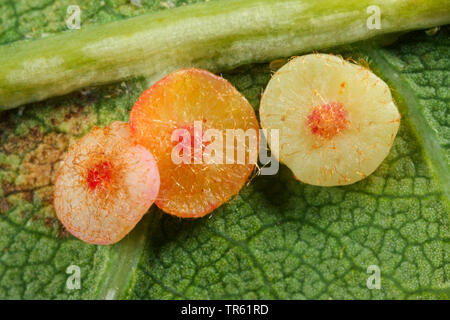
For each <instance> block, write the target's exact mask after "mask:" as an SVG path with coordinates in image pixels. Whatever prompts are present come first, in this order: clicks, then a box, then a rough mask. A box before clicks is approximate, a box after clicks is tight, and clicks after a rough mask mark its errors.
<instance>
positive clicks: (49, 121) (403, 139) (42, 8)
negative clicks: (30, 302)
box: [0, 0, 450, 299]
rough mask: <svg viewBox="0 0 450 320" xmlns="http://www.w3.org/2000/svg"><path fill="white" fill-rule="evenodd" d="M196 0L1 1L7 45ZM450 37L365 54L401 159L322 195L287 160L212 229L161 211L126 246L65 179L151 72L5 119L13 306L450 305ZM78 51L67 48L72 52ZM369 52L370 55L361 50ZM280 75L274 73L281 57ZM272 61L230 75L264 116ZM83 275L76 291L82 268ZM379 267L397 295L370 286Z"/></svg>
mask: <svg viewBox="0 0 450 320" xmlns="http://www.w3.org/2000/svg"><path fill="white" fill-rule="evenodd" d="M191 2H194V1H171V0H167V1H161V2H160V1H145V0H142V1H141V5H142V6H140V7H139V6H137V5H133V4H131V3H130V2H129V1H125V0H105V1H94V2H92V1H80V0H78V1H65V0H63V1H54V0H53V1H52V0H47V1H46V0H35V1H26V0H18V1H10V0H0V43H2V44H4V43H7V42H12V41H16V40H19V39H24V38H38V37H42V36H45V35H46V34H48V33H54V32H59V31H63V30H65V29H66V26H65V21H64V19H65V17H66V8H67V6H68V5H71V4H79V5H80V7H81V9H82V16H81V18H82V26H83V25H87V24H95V23H107V22H110V21H113V20H117V19H123V18H126V17H129V16H135V15H139V14H142V13H145V12H149V11H153V10H166V9H170V8H171V7H175V6H179V5H186V4H189V3H191ZM449 35H450V30H449V28H448V27H444V28H443V29H442V30H441V31H440V32H439V33H438V34H436V35H434V36H427V35H426V34H425V33H424V32H415V33H413V34H409V35H406V36H404V37H402V38H401V39H400V40H399V42H398V43H396V44H394V45H392V46H390V47H387V48H383V49H380V48H375V49H374V48H369V49H367V48H363V49H362V50H361V51H359V50H358V52H354V53H350V56H353V57H354V58H356V57H361V56H363V57H364V58H365V59H367V60H368V62H369V65H370V66H371V67H372V68H373V69H374V71H375V72H376V73H377V74H378V75H380V76H381V77H382V78H383V79H385V80H386V81H387V82H388V83H389V84H390V85H391V88H392V90H393V92H394V95H395V97H396V100H397V102H398V104H399V108H400V111H401V113H402V116H403V119H402V123H401V128H400V132H399V134H398V136H397V138H396V139H395V142H394V146H393V148H392V151H391V153H390V155H389V156H388V158H387V159H386V160H385V161H384V162H383V164H382V165H381V166H380V167H379V168H378V170H377V171H376V172H375V173H374V174H372V175H371V176H369V177H368V178H367V179H365V180H363V181H361V182H359V183H357V184H354V185H351V186H347V187H334V188H320V187H314V186H309V185H305V184H302V183H300V182H298V181H296V180H295V179H294V178H293V177H292V174H291V172H290V171H289V169H287V168H286V167H284V166H281V168H280V172H279V173H278V174H277V175H275V176H258V177H256V178H254V179H252V180H251V181H250V182H249V184H248V185H247V186H246V187H245V188H244V189H243V190H242V191H241V193H240V194H239V195H238V196H236V197H235V198H234V199H233V200H232V201H230V202H229V203H227V204H225V205H223V206H222V207H220V208H218V209H217V210H216V211H215V212H214V213H213V214H211V215H209V216H207V217H205V218H203V219H197V220H181V219H177V218H174V217H171V216H169V215H166V214H163V213H162V212H161V211H159V210H158V209H156V208H155V207H154V208H152V209H151V210H150V212H149V214H147V216H146V217H145V218H144V219H143V221H142V222H140V223H139V225H138V227H137V228H136V229H135V230H134V231H133V232H132V233H131V234H130V235H129V236H127V237H126V238H125V239H124V240H123V241H121V242H120V243H118V244H116V245H114V246H106V247H105V246H94V245H88V244H85V243H83V242H82V241H79V240H77V239H75V238H74V237H72V236H70V235H69V234H67V232H66V231H65V230H64V228H63V227H62V226H61V225H60V224H59V222H58V221H57V219H56V217H55V214H54V211H53V208H52V203H51V202H52V183H53V181H54V178H55V177H54V175H55V171H56V170H57V167H58V163H59V161H60V159H61V156H62V154H63V152H64V151H65V150H66V149H67V146H68V145H69V144H70V143H71V142H73V141H75V140H76V139H78V138H79V137H81V136H82V135H83V134H85V133H86V132H88V131H89V130H90V129H91V128H92V127H93V126H94V125H100V126H104V125H107V124H109V123H110V122H112V121H113V120H127V119H128V112H129V110H130V109H131V107H132V105H133V104H134V102H135V100H136V99H137V97H138V96H139V95H140V93H141V92H142V91H143V90H144V89H146V87H147V81H146V80H145V79H134V80H130V81H126V82H122V83H118V84H113V85H109V86H103V87H97V88H86V89H85V90H82V91H80V92H77V93H73V94H70V95H68V96H64V97H61V98H56V99H51V100H47V101H44V102H41V103H35V104H32V105H30V106H28V107H27V108H19V109H16V110H11V111H7V112H4V113H1V114H0V298H6V299H12V298H16V299H22V298H25V299H39V298H41V299H54V298H59V299H65V298H75V299H77V298H83V299H88V298H102V299H103V298H104V299H117V298H128V299H173V298H211V299H214V298H215V299H221V298H232V299H234V298H244V299H251V298H268V299H271V298H281V299H295V298H300V299H304V298H306V299H311V298H313V299H330V298H331V299H353V298H356V299H401V298H418V299H422V298H423V299H430V298H434V299H436V298H437V299H448V298H449V294H450V280H449V279H450V257H449V254H450V244H449V243H450V241H449V240H450V231H449V206H448V205H449V204H448V194H449V187H448V183H449V182H448V181H449V180H450V179H449V169H448V168H449V158H450V120H449V99H450V89H449V88H450V82H449V81H450V71H449V70H450V40H449V39H450V36H449ZM62 45H63V44H62ZM361 52H362V54H361ZM272 66H273V64H272ZM273 71H274V70H273V69H271V67H270V65H269V64H261V65H251V66H244V67H241V68H239V69H237V70H234V71H232V72H227V73H225V74H224V76H225V77H226V78H227V79H229V80H230V81H231V82H232V83H233V84H234V85H235V86H236V87H237V88H238V90H240V91H241V92H242V93H243V94H244V95H245V96H246V97H247V98H248V99H249V101H250V102H251V103H252V105H253V106H254V107H255V109H257V108H258V105H259V98H260V94H261V91H262V90H263V89H264V87H265V85H266V84H267V82H268V80H269V79H270V75H271V72H273ZM70 265H77V266H79V267H80V270H81V288H80V289H79V290H78V289H74V290H69V289H68V287H67V286H66V281H67V279H68V278H69V277H70V274H68V273H66V269H67V267H68V266H70ZM370 265H377V266H379V268H380V270H381V289H379V290H377V289H372V290H371V289H368V288H367V285H366V283H367V279H368V277H369V276H370V275H371V274H370V273H367V268H368V267H369V266H370Z"/></svg>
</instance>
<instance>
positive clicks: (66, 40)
mask: <svg viewBox="0 0 450 320" xmlns="http://www.w3.org/2000/svg"><path fill="white" fill-rule="evenodd" d="M444 2H445V1H442V0H427V1H423V0H401V1H400V0H399V1H394V0H335V1H329V0H311V1H306V0H230V1H212V2H207V3H201V4H196V5H190V6H185V7H180V8H176V9H172V10H164V11H160V12H157V13H154V14H148V15H143V16H139V17H136V18H131V19H128V20H122V21H118V22H114V23H110V24H104V25H98V26H92V27H86V28H82V29H81V30H72V31H68V32H64V33H61V34H58V35H55V36H53V37H49V38H45V39H41V40H35V41H19V42H16V43H12V44H9V45H6V46H3V47H0V111H1V110H6V109H9V108H13V107H16V106H19V105H21V104H24V103H28V102H32V101H38V100H42V99H45V98H48V97H51V96H57V95H63V94H66V93H69V92H71V91H74V90H77V89H80V88H83V87H86V86H91V85H98V84H103V83H107V82H112V81H117V80H121V79H126V78H130V77H134V76H146V77H149V78H150V80H151V81H154V80H156V79H158V78H160V77H162V76H164V75H165V74H167V73H169V72H171V71H174V70H176V69H179V68H186V67H201V68H205V69H209V70H211V71H221V70H226V69H229V68H233V67H236V66H239V65H242V64H246V63H252V62H263V61H269V60H271V59H275V58H279V57H287V56H290V55H293V54H298V53H301V52H306V51H311V50H319V49H323V48H329V47H334V46H337V45H342V44H345V43H351V42H355V41H360V40H366V39H369V38H372V37H374V36H378V35H381V34H386V33H392V32H398V31H405V30H412V29H422V28H428V27H431V26H435V25H442V24H447V23H449V22H450V7H449V6H447V5H445V4H444ZM374 5H375V6H378V7H379V8H380V13H381V28H380V29H372V30H370V29H369V28H368V27H367V20H368V18H369V17H370V16H371V15H373V14H372V13H367V8H368V7H369V6H374Z"/></svg>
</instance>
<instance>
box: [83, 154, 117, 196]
mask: <svg viewBox="0 0 450 320" xmlns="http://www.w3.org/2000/svg"><path fill="white" fill-rule="evenodd" d="M111 175H112V164H111V162H108V161H102V162H99V163H97V164H96V165H94V166H93V167H92V168H90V169H89V170H88V174H87V184H88V187H89V189H91V190H95V189H96V188H97V187H98V185H100V184H105V183H109V182H110V181H111Z"/></svg>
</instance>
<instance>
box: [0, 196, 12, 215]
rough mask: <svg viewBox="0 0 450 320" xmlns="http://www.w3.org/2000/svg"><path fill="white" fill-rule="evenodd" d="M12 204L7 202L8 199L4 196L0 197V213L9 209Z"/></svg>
mask: <svg viewBox="0 0 450 320" xmlns="http://www.w3.org/2000/svg"><path fill="white" fill-rule="evenodd" d="M11 207H12V204H11V203H9V201H8V200H6V199H5V198H3V199H0V213H2V214H4V213H6V212H7V211H8V210H9V209H11Z"/></svg>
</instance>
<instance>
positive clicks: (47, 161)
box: [17, 133, 69, 190]
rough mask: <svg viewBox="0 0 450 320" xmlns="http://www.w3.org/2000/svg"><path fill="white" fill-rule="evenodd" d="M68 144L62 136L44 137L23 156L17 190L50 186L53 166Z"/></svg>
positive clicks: (53, 134)
mask: <svg viewBox="0 0 450 320" xmlns="http://www.w3.org/2000/svg"><path fill="white" fill-rule="evenodd" d="M68 144H69V140H68V139H67V137H66V136H65V135H64V134H61V133H50V134H48V135H46V136H44V137H43V139H42V142H41V143H40V144H39V145H38V146H37V147H36V148H35V149H34V150H33V151H31V152H29V153H27V154H26V155H25V157H24V159H23V163H22V170H21V171H22V173H21V176H20V177H19V179H18V181H19V182H18V186H17V189H19V190H29V189H34V188H38V187H43V186H48V185H50V184H51V183H52V181H53V166H54V164H55V163H57V162H59V161H60V160H61V159H62V157H63V154H64V151H65V150H66V149H67V146H68Z"/></svg>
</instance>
